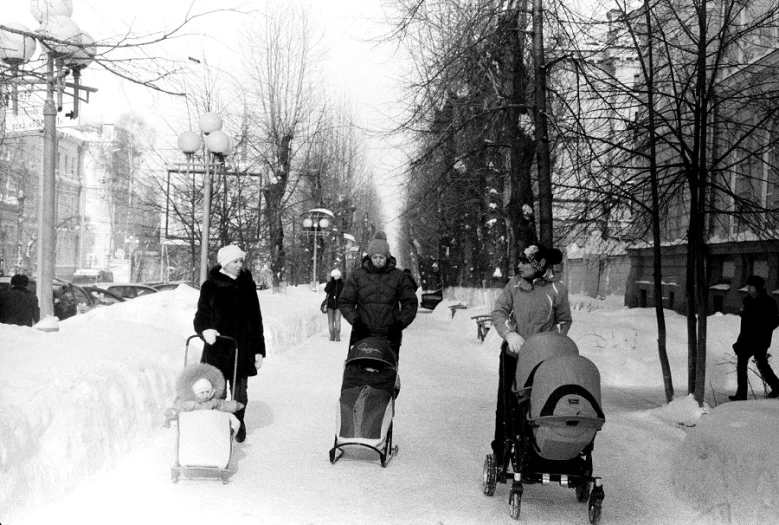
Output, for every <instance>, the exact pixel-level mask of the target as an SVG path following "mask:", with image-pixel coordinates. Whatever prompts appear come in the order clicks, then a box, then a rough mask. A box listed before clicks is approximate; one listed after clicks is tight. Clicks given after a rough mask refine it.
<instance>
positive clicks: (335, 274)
mask: <svg viewBox="0 0 779 525" xmlns="http://www.w3.org/2000/svg"><path fill="white" fill-rule="evenodd" d="M330 276H332V278H333V279H340V278H341V270H338V269H336V270H333V271H332V272H330Z"/></svg>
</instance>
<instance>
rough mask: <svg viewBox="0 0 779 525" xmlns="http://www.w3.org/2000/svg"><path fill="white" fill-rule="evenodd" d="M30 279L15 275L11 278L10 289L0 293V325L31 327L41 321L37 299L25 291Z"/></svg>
mask: <svg viewBox="0 0 779 525" xmlns="http://www.w3.org/2000/svg"><path fill="white" fill-rule="evenodd" d="M29 283H30V279H29V278H28V277H27V276H26V275H21V274H17V275H14V276H13V277H11V289H10V290H5V291H3V292H0V323H3V324H15V325H18V326H32V325H34V324H35V323H37V322H38V321H40V320H41V310H40V307H39V306H38V298H37V297H36V296H35V294H34V293H32V292H31V291H29V290H28V289H27V285H28V284H29Z"/></svg>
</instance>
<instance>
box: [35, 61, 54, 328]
mask: <svg viewBox="0 0 779 525" xmlns="http://www.w3.org/2000/svg"><path fill="white" fill-rule="evenodd" d="M46 80H47V82H46V102H45V103H44V106H43V173H42V174H41V178H40V196H41V200H40V204H39V209H38V229H39V231H38V284H37V290H38V305H39V306H40V309H41V319H45V318H46V317H51V316H53V315H54V289H53V284H52V283H53V280H54V267H55V260H54V259H55V256H56V251H55V243H56V239H57V238H56V235H55V228H54V220H55V207H56V197H55V188H56V169H57V107H56V105H55V104H54V87H55V86H54V83H55V82H57V81H58V80H57V79H56V78H55V76H54V59H53V58H52V57H51V56H49V57H48V59H47V74H46Z"/></svg>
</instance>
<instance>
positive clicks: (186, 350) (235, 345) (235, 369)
mask: <svg viewBox="0 0 779 525" xmlns="http://www.w3.org/2000/svg"><path fill="white" fill-rule="evenodd" d="M216 338H217V339H224V340H225V341H227V342H229V343H230V345H231V346H232V347H233V349H234V351H235V352H234V353H235V358H234V361H233V382H232V384H233V385H235V381H236V380H237V378H238V341H237V340H235V339H234V338H232V337H229V336H226V335H218V336H216ZM193 339H200V340H201V341H203V342H204V343H205V340H203V338H202V337H201V336H200V335H199V334H194V335H190V336H189V337H187V344H186V346H185V347H184V366H187V357H188V355H189V342H190V341H192V340H193ZM230 397H233V396H232V395H231V396H230Z"/></svg>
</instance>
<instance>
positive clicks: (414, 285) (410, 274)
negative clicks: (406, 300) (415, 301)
mask: <svg viewBox="0 0 779 525" xmlns="http://www.w3.org/2000/svg"><path fill="white" fill-rule="evenodd" d="M403 273H405V274H406V275H407V276H408V278H409V280H410V281H411V286H413V287H414V291H415V292H416V291H417V290H418V289H419V286H418V285H417V281H416V280H415V279H414V274H413V273H411V269H410V268H403Z"/></svg>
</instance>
